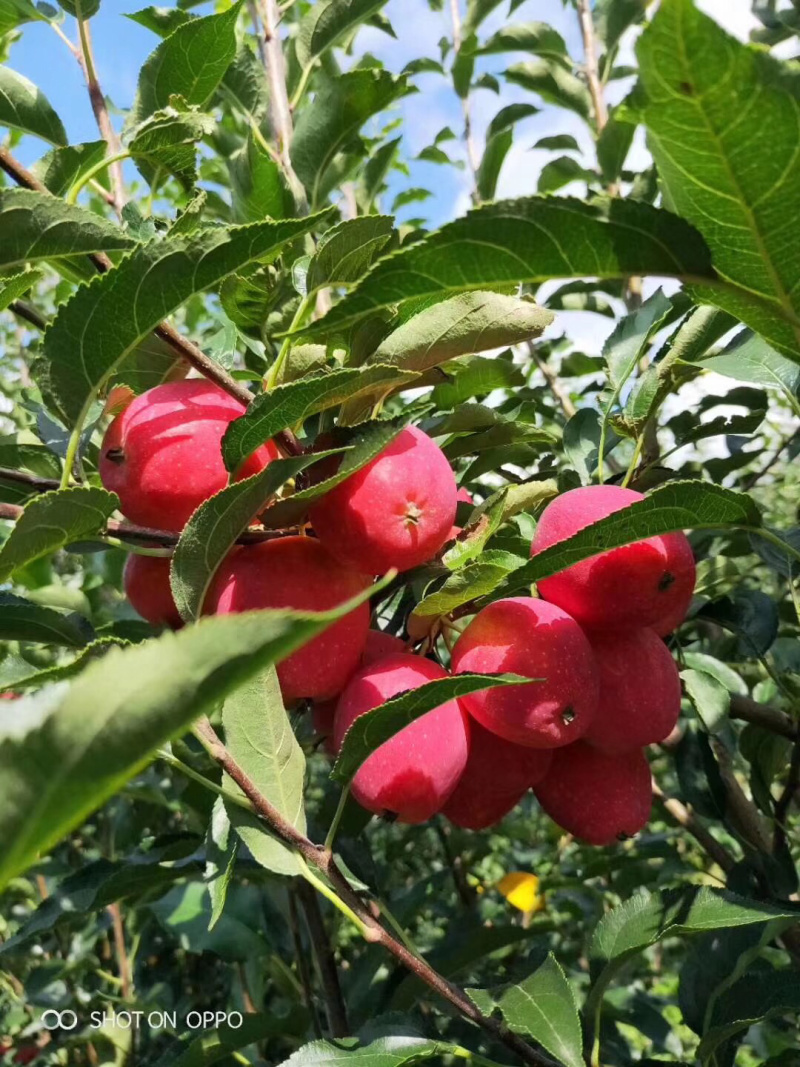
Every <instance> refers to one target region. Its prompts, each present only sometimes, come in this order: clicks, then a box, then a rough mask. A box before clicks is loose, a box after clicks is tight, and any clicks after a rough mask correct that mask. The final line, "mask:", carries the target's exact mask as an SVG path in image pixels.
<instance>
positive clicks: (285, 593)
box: [204, 537, 370, 703]
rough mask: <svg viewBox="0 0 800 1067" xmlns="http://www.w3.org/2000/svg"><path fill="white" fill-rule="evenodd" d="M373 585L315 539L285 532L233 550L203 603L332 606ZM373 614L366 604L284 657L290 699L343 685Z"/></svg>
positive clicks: (211, 607)
mask: <svg viewBox="0 0 800 1067" xmlns="http://www.w3.org/2000/svg"><path fill="white" fill-rule="evenodd" d="M369 584H370V579H369V577H368V576H367V575H365V574H359V572H358V571H355V570H352V569H350V568H348V567H343V566H342V565H341V564H340V563H337V562H336V560H335V559H333V557H332V556H331V555H330V553H328V552H326V550H325V549H324V548H323V547H322V545H321V544H320V543H319V541H316V540H315V539H314V538H311V537H282V538H278V539H277V540H274V541H265V542H264V543H263V544H259V545H253V546H248V547H245V548H239V549H237V550H236V551H234V552H232V553H231V554H230V555H229V556H228V557H227V559H225V560H224V561H223V563H222V565H221V566H220V568H219V570H218V571H217V574H216V576H215V578H214V582H213V583H212V587H211V589H210V590H209V594H208V597H207V599H206V605H205V609H204V610H205V612H206V613H207V614H211V615H213V614H219V615H226V614H229V613H231V612H239V611H253V610H255V609H258V608H294V609H296V610H298V611H328V610H330V609H331V608H335V607H338V606H339V605H340V604H342V603H343V602H344V601H346V600H349V599H350V598H351V597H353V596H355V595H356V594H357V593H360V592H361V591H362V590H364V589H366V588H367V587H368V586H369ZM369 614H370V612H369V604H361V605H360V606H359V607H357V608H356V609H355V610H354V611H351V612H350V613H349V614H348V615H345V616H344V618H342V619H339V620H338V622H335V623H333V625H331V626H329V627H328V628H327V629H326V630H324V631H323V632H322V633H321V634H319V635H318V636H317V637H314V638H313V639H312V640H311V641H309V642H308V644H306V645H303V647H302V648H299V649H298V650H297V651H296V652H293V653H292V654H291V655H290V656H288V657H287V658H286V659H285V660H283V661H282V662H281V663H279V664H278V679H279V681H280V684H281V691H282V693H283V698H284V700H285V701H286V702H287V703H293V702H295V701H297V700H300V699H302V698H304V697H308V698H312V699H314V700H329V699H330V698H331V697H334V696H336V695H337V693H339V692H340V691H341V690H342V688H343V687H344V685H345V684H346V682H347V680H348V678H349V677H350V676H351V674H352V673H353V672H354V671H355V669H356V668H357V666H358V663H359V660H360V658H361V653H362V652H363V650H364V642H365V641H366V638H367V630H368V629H369Z"/></svg>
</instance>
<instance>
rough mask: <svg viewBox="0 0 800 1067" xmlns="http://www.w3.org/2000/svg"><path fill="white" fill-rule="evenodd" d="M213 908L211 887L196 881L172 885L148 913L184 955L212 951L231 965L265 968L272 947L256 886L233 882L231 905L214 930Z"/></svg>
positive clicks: (152, 904) (151, 904)
mask: <svg viewBox="0 0 800 1067" xmlns="http://www.w3.org/2000/svg"><path fill="white" fill-rule="evenodd" d="M212 907H213V905H212V903H211V894H210V892H209V889H208V886H207V885H205V884H204V883H203V882H201V881H197V882H184V883H183V884H181V885H176V886H173V887H172V889H170V890H169V892H168V893H166V894H165V895H164V896H163V897H161V898H160V900H155V901H153V902H152V903H150V904H149V905H148V910H149V911H151V912H152V913H153V915H154V916H155V917H156V919H158V921H159V923H160V924H161V926H162V927H163V928H164V931H165V932H166V933H167V934H168V935H169V939H170V941H172V940H174V941H175V942H176V943H177V944H176V946H175V947H176V948H177V947H179V948H180V949H182V950H183V951H184V952H190V953H194V954H196V955H200V954H201V953H204V952H209V953H213V954H214V955H215V956H219V957H220V959H222V960H225V961H226V962H228V963H245V962H253V963H256V964H262V965H263V959H264V957H265V956H267V955H268V953H269V946H268V943H267V940H266V938H265V936H264V934H263V933H262V931H261V924H262V923H263V911H262V907H263V905H262V904H261V901H260V900H259V893H258V890H257V889H256V887H255V886H252V885H241V884H238V883H234V885H233V886H231V900H230V903H229V906H228V907H227V908H226V910H225V911H224V912H223V914H222V916H221V917H220V920H219V922H218V923H217V924H216V926H214V927H213V929H212V928H211V927H210V926H209V921H210V919H211V914H212Z"/></svg>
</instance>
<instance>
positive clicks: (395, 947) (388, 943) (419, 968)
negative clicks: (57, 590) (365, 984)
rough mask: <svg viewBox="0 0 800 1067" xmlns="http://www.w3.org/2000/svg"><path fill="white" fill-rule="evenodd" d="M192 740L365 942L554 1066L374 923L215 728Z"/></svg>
mask: <svg viewBox="0 0 800 1067" xmlns="http://www.w3.org/2000/svg"><path fill="white" fill-rule="evenodd" d="M195 735H196V736H197V737H198V739H199V740H200V741H201V742H202V744H203V747H204V748H205V749H206V751H207V752H208V753H209V755H210V756H211V758H212V759H213V760H214V761H215V762H216V763H217V764H218V765H219V766H220V767H221V768H222V770H223V771H224V772H225V773H226V774H227V775H228V776H229V777H230V778H231V779H232V780H233V781H234V782H235V783H236V785H238V786H239V788H240V789H241V790H242V792H243V793H244V794H245V796H246V797H247V798H248V800H249V801H250V803H251V804H252V805H253V809H254V811H255V812H256V814H257V815H258V816H259V818H260V819H261V820H262V821H263V822H264V823H265V824H266V826H267V828H268V829H269V831H270V833H272V834H273V835H274V836H275V837H277V838H278V839H279V840H281V841H283V842H284V843H285V844H287V845H288V846H289V847H290V848H292V849H294V850H296V851H297V852H299V853H300V855H301V856H302V857H303V859H305V860H306V862H307V863H309V864H310V865H311V866H313V867H315V868H316V869H317V870H318V871H320V872H321V873H322V874H323V875H324V876H325V877H326V878H327V879H328V881H329V882H330V884H331V885H332V886H333V888H334V890H335V891H336V893H337V895H338V896H339V898H340V899H341V900H342V901H343V902H344V903H345V904H346V905H347V907H348V908H349V909H350V910H351V911H352V912H353V914H354V915H355V917H356V918H357V919H358V921H359V923H360V924H361V930H362V934H363V936H364V938H365V939H366V940H367V941H368V942H370V943H371V944H376V945H381V947H382V948H384V949H386V951H387V952H389V953H390V954H391V955H392V956H394V958H395V959H396V960H398V961H399V962H400V963H401V964H402V965H403V966H404V967H406V968H407V969H408V970H409V971H410V972H411V973H412V974H414V975H415V976H416V977H417V978H418V979H419V980H420V981H421V982H423V983H424V984H425V985H427V986H428V987H429V988H430V989H432V990H434V992H436V993H438V994H439V995H440V996H441V997H442V998H443V999H444V1000H446V1001H447V1002H448V1003H449V1004H451V1005H452V1006H453V1007H454V1008H456V1010H457V1011H459V1012H460V1013H461V1015H463V1016H464V1017H465V1018H466V1019H469V1020H470V1021H471V1022H473V1023H475V1024H476V1025H477V1026H479V1027H480V1028H481V1029H482V1030H485V1031H486V1032H487V1033H488V1034H491V1036H492V1037H494V1038H495V1039H496V1040H498V1041H500V1042H502V1043H503V1044H504V1045H505V1046H506V1048H508V1049H511V1051H513V1052H515V1053H516V1054H517V1055H518V1056H519V1058H520V1059H521V1060H522V1061H523V1063H526V1064H530V1065H532V1067H553V1061H552V1060H551V1059H549V1057H547V1056H544V1055H543V1054H542V1053H540V1052H537V1050H536V1049H534V1048H532V1047H531V1046H530V1045H529V1044H528V1043H527V1041H524V1040H523V1039H522V1038H521V1037H519V1035H517V1034H514V1033H512V1032H511V1031H510V1030H509V1029H508V1027H507V1026H506V1025H505V1024H504V1023H502V1022H500V1021H499V1020H497V1019H494V1018H491V1017H489V1016H486V1015H484V1014H483V1012H481V1011H479V1010H478V1008H477V1007H476V1006H475V1005H474V1004H473V1003H472V1001H471V1000H470V999H469V997H468V996H467V995H466V993H464V991H463V990H461V989H459V988H458V986H455V985H452V984H451V983H450V982H448V981H447V980H446V979H445V978H443V977H442V975H440V974H439V973H438V972H437V971H435V970H434V969H433V968H432V967H431V966H430V964H429V963H427V962H426V961H425V960H423V959H421V958H420V957H418V956H415V955H414V954H413V953H412V952H410V951H409V950H408V949H407V948H406V947H405V945H403V944H402V943H401V942H400V941H398V940H397V939H396V938H395V937H394V936H393V935H392V934H390V933H389V931H388V930H386V929H385V928H384V927H383V926H382V925H381V923H380V922H379V921H378V920H377V919H376V918H375V916H374V914H373V913H372V911H371V910H370V909H369V907H368V906H367V905H366V904H365V902H364V901H363V900H362V898H361V897H360V896H359V895H358V894H357V893H356V892H355V891H354V890H353V889H352V888H351V886H350V883H349V882H348V881H347V879H346V878H345V876H344V875H343V874H342V872H341V870H340V869H339V867H338V866H337V864H336V861H335V859H334V857H333V854H332V853H331V852H330V851H329V850H327V849H325V848H324V846H322V845H316V844H314V843H313V842H312V841H309V839H308V838H307V837H306V836H305V835H304V834H302V833H300V831H299V830H297V829H296V827H294V826H293V825H292V824H291V823H290V822H289V821H288V819H286V818H284V816H283V815H281V813H280V812H279V811H278V810H277V808H275V807H274V806H273V805H272V804H270V802H269V801H268V800H267V798H266V797H265V796H263V795H262V794H261V793H260V792H259V790H258V787H257V786H256V785H255V783H254V782H253V780H252V779H251V778H250V777H249V775H248V774H247V773H246V772H245V771H244V769H243V768H242V767H240V766H239V764H238V763H237V762H236V760H235V759H234V758H233V756H232V755H231V753H230V752H229V751H228V750H227V748H226V747H225V746H224V745H223V743H222V741H220V739H219V737H218V736H217V734H216V732H215V730H214V728H213V726H212V725H211V723H210V722H209V721H208V719H207V718H206V717H203V718H202V719H200V720H199V721H198V722H197V723H196V725H195Z"/></svg>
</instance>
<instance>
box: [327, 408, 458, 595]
mask: <svg viewBox="0 0 800 1067" xmlns="http://www.w3.org/2000/svg"><path fill="white" fill-rule="evenodd" d="M455 513H456V479H455V475H454V474H453V472H452V470H451V469H450V464H449V463H448V462H447V459H446V458H445V455H444V453H443V452H442V450H441V449H440V448H439V446H438V445H437V444H436V443H435V441H432V440H431V438H430V437H428V435H427V434H425V433H423V432H422V430H418V429H417V428H416V427H415V426H409V427H407V428H406V429H405V430H402V431H401V432H400V433H399V434H398V435H397V437H395V439H394V440H393V441H392V443H391V444H390V445H388V446H387V447H386V448H385V449H384V450H383V452H381V453H380V455H378V456H376V457H375V459H373V460H372V462H370V463H368V464H367V465H366V466H365V467H362V468H361V470H359V471H356V473H355V474H353V475H351V476H350V477H349V478H347V479H346V480H345V481H344V482H342V483H341V485H337V486H336V488H335V489H333V490H331V492H330V493H328V494H327V496H325V497H323V498H322V499H321V500H320V501H319V503H318V504H315V505H314V506H313V507H312V508H311V510H310V512H309V518H310V519H311V524H312V525H313V527H314V530H315V531H316V533H317V536H318V537H319V539H320V541H322V543H323V544H324V545H325V547H326V548H327V549H328V550H329V551H330V552H331V553H332V554H333V555H334V556H336V558H337V559H339V560H341V561H342V562H343V563H347V564H349V565H350V566H354V567H356V566H357V567H359V568H360V569H361V570H363V571H368V572H369V573H371V574H383V573H384V572H385V571H388V570H389V569H390V568H392V567H396V568H397V569H398V570H400V571H407V570H410V569H411V568H412V567H416V566H418V565H419V564H420V563H424V562H425V561H426V560H429V559H431V557H432V556H435V555H436V553H437V552H438V551H439V549H440V548H441V547H442V545H443V544H444V543H445V541H446V540H447V538H448V535H449V531H450V528H451V527H452V525H453V519H454V517H455Z"/></svg>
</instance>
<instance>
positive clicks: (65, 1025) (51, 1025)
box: [42, 1008, 78, 1030]
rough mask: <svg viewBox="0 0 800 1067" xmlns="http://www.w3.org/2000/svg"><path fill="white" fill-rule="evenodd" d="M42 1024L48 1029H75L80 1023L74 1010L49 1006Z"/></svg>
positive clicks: (43, 1016)
mask: <svg viewBox="0 0 800 1067" xmlns="http://www.w3.org/2000/svg"><path fill="white" fill-rule="evenodd" d="M42 1025H43V1026H44V1028H45V1029H46V1030H74V1029H75V1027H76V1026H77V1025H78V1016H77V1015H76V1014H75V1012H74V1011H70V1010H69V1009H67V1010H66V1011H55V1010H54V1009H53V1008H48V1009H47V1011H46V1012H45V1013H44V1014H43V1015H42Z"/></svg>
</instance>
